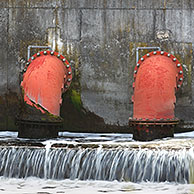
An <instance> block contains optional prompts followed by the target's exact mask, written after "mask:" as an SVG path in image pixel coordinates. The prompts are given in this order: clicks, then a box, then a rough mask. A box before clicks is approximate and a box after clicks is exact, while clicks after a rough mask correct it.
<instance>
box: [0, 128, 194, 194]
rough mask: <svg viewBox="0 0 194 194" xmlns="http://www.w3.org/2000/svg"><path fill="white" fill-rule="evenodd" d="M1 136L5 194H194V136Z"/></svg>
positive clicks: (1, 180)
mask: <svg viewBox="0 0 194 194" xmlns="http://www.w3.org/2000/svg"><path fill="white" fill-rule="evenodd" d="M59 135H60V137H59V138H56V139H50V140H29V139H19V138H17V133H16V132H15V133H13V132H1V133H0V193H6V194H12V193H14V194H15V193H20V194H31V193H32V194H55V193H66V194H76V193H79V194H82V193H83V194H86V193H89V194H97V193H98V194H100V193H108V194H125V193H131V194H133V193H134V194H135V193H137V194H138V193H139V194H146V193H149V194H152V193H153V194H155V193H157V194H163V193H165V194H167V193H170V194H175V193H177V194H194V184H192V183H193V182H194V150H193V148H194V133H193V132H190V133H182V134H177V135H175V138H165V139H162V140H155V141H151V142H137V141H134V140H132V136H131V135H130V134H87V133H68V132H61V133H60V134H59Z"/></svg>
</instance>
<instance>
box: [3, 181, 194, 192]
mask: <svg viewBox="0 0 194 194" xmlns="http://www.w3.org/2000/svg"><path fill="white" fill-rule="evenodd" d="M193 192H194V185H192V184H175V183H168V182H165V183H150V182H142V183H131V182H118V181H112V182H109V181H79V180H61V181H57V180H45V179H38V178H32V177H31V178H27V179H25V180H24V179H12V178H11V179H5V178H0V193H2V194H4V193H5V194H64V193H65V194H102V193H107V194H126V193H130V194H192V193H193Z"/></svg>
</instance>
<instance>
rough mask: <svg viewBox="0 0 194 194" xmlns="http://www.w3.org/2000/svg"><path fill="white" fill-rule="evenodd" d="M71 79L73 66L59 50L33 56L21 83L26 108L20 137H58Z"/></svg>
mask: <svg viewBox="0 0 194 194" xmlns="http://www.w3.org/2000/svg"><path fill="white" fill-rule="evenodd" d="M28 48H34V47H32V46H31V47H28ZM40 48H42V47H40ZM71 81H72V70H71V66H70V64H69V63H68V61H67V60H66V59H65V57H64V56H62V55H60V54H59V53H57V52H54V51H49V50H48V51H41V52H38V53H36V54H35V55H33V56H32V57H31V58H29V60H28V62H27V63H26V66H25V68H24V70H23V81H22V82H21V88H22V91H23V98H24V102H25V108H23V110H25V111H23V112H22V113H21V114H20V117H19V119H17V123H18V125H19V136H20V137H29V138H30V137H32V138H34V137H38V138H39V137H44V138H45V137H53V136H56V134H57V132H58V131H57V130H58V129H59V126H62V124H63V119H62V118H61V117H60V116H59V115H60V105H61V104H62V93H63V92H65V91H66V90H67V89H68V88H69V86H70V84H71ZM42 113H43V114H42ZM41 130H42V134H41ZM49 130H51V131H54V133H53V132H51V133H50V132H48V131H49ZM53 134H55V135H53Z"/></svg>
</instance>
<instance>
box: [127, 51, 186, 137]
mask: <svg viewBox="0 0 194 194" xmlns="http://www.w3.org/2000/svg"><path fill="white" fill-rule="evenodd" d="M182 82H183V69H182V65H181V64H180V62H179V61H178V60H177V59H176V58H175V57H174V56H173V55H171V54H169V53H167V52H164V51H153V52H150V53H148V54H146V55H144V56H143V57H142V58H140V60H139V61H138V63H137V65H136V67H135V69H134V83H133V89H134V95H133V97H132V101H133V118H130V119H129V124H130V125H131V126H133V127H134V132H133V138H134V139H136V140H152V139H157V138H163V137H169V136H173V134H174V132H173V128H174V126H175V125H176V124H177V123H178V121H179V120H178V119H177V118H175V115H174V108H175V103H176V97H175V92H176V91H177V90H178V89H179V88H180V86H181V84H182Z"/></svg>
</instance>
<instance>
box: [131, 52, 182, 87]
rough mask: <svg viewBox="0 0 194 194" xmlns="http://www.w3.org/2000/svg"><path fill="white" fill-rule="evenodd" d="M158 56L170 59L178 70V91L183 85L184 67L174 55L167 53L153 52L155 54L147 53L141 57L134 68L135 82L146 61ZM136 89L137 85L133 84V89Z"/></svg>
mask: <svg viewBox="0 0 194 194" xmlns="http://www.w3.org/2000/svg"><path fill="white" fill-rule="evenodd" d="M157 55H160V56H163V57H168V58H170V59H171V60H172V62H173V63H174V65H175V67H176V68H177V73H178V78H177V90H178V89H179V88H180V87H181V85H182V83H183V67H182V65H181V63H180V62H179V61H178V59H177V58H176V57H175V56H173V55H172V54H170V53H168V52H165V51H153V52H150V53H147V54H146V55H144V56H143V57H141V58H140V59H139V61H138V62H137V64H136V66H135V68H134V76H133V77H134V82H135V79H136V77H137V73H138V70H139V68H140V67H141V65H142V64H143V63H144V61H145V60H146V59H147V58H150V57H152V56H157ZM134 87H135V83H133V88H134Z"/></svg>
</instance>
